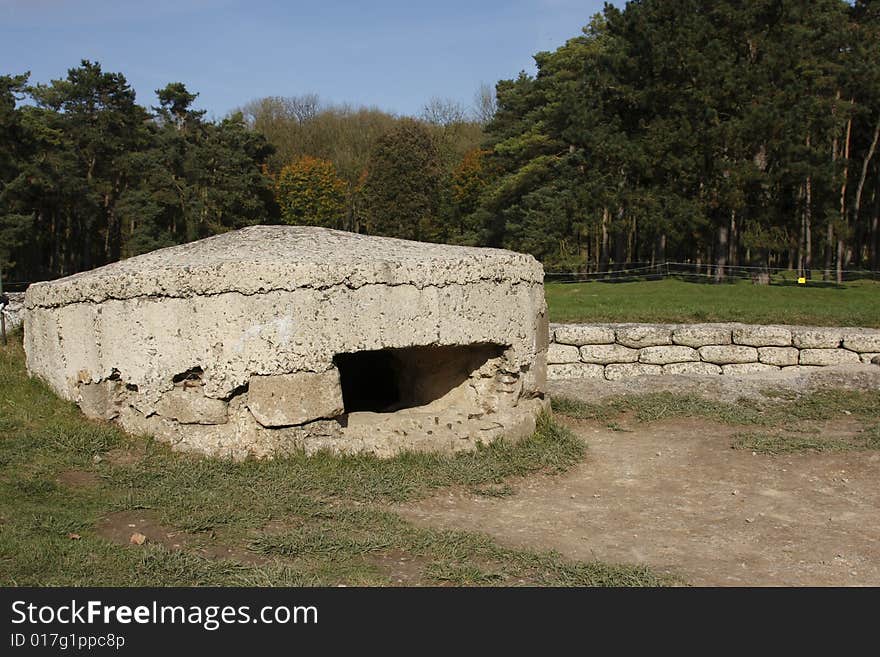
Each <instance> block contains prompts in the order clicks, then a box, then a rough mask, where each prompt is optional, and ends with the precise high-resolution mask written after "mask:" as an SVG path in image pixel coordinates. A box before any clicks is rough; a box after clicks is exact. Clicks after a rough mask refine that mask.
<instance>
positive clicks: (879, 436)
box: [732, 425, 880, 455]
mask: <svg viewBox="0 0 880 657" xmlns="http://www.w3.org/2000/svg"><path fill="white" fill-rule="evenodd" d="M732 447H733V448H734V449H745V450H749V451H752V452H756V453H758V454H773V455H776V454H794V453H797V452H851V451H864V450H876V449H880V425H876V426H874V427H870V428H868V429H862V430H861V431H857V432H856V433H853V434H848V435H843V436H835V435H830V434H828V433H822V432H816V433H815V434H810V433H805V432H794V431H789V432H779V431H774V432H755V431H752V432H744V433H739V434H736V435H735V436H734V439H733V445H732Z"/></svg>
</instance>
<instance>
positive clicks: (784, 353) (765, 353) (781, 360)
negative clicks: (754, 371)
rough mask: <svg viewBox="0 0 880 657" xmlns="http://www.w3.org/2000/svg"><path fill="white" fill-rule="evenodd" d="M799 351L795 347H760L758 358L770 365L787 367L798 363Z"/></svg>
mask: <svg viewBox="0 0 880 657" xmlns="http://www.w3.org/2000/svg"><path fill="white" fill-rule="evenodd" d="M799 353H800V352H799V351H798V350H797V349H795V348H794V347H758V360H759V361H761V362H762V363H767V364H768V365H778V366H780V367H786V366H788V365H797V364H798V354H799Z"/></svg>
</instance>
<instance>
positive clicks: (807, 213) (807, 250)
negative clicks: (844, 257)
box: [804, 176, 813, 278]
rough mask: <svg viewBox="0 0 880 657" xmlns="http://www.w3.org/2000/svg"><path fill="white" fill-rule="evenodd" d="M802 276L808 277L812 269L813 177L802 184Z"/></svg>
mask: <svg viewBox="0 0 880 657" xmlns="http://www.w3.org/2000/svg"><path fill="white" fill-rule="evenodd" d="M804 185H805V187H804V269H805V270H806V271H805V272H804V276H806V277H807V278H810V276H811V270H812V269H813V177H812V176H807V181H806V183H805V184H804Z"/></svg>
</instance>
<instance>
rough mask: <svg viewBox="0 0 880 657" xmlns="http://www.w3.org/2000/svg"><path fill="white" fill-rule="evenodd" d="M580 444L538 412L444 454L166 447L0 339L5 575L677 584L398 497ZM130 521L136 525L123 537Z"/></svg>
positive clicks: (548, 469)
mask: <svg viewBox="0 0 880 657" xmlns="http://www.w3.org/2000/svg"><path fill="white" fill-rule="evenodd" d="M584 450H585V446H584V445H583V443H582V442H581V441H580V440H578V439H577V438H576V437H575V436H574V435H573V434H571V433H570V432H569V431H567V430H565V429H564V428H562V427H560V426H558V425H555V424H553V423H552V421H550V420H549V419H548V418H543V419H542V421H541V423H540V428H539V431H538V432H537V433H536V434H535V436H534V437H533V438H531V439H530V440H527V441H523V442H521V443H519V444H517V445H507V444H503V443H502V444H497V443H496V444H494V445H493V446H491V447H487V448H485V449H482V450H481V451H479V452H477V453H474V454H461V455H458V456H454V457H442V456H432V455H416V454H408V455H403V456H400V457H397V458H394V459H389V460H379V459H376V458H372V457H336V456H332V455H330V454H323V455H318V456H315V457H311V458H307V457H305V456H303V455H294V456H290V457H285V458H280V459H277V460H264V461H256V460H251V461H245V462H242V463H233V462H230V461H225V460H218V459H208V458H197V457H194V456H188V455H183V454H176V453H172V452H171V451H170V450H169V449H168V448H167V447H166V446H165V445H162V444H160V443H157V442H155V441H153V440H151V439H149V438H145V437H133V436H128V435H126V434H125V433H123V432H121V431H120V430H118V429H117V428H116V427H114V426H113V425H111V424H108V423H101V422H92V421H88V420H86V419H84V418H83V416H82V415H81V414H80V413H79V411H78V409H77V408H76V407H75V406H74V405H73V404H70V403H67V402H64V401H62V400H60V399H58V398H57V397H56V396H55V395H54V394H53V393H52V392H51V391H50V390H49V389H48V388H47V387H46V386H45V385H43V384H42V383H40V382H39V381H36V380H33V379H30V378H28V376H27V374H26V372H25V369H24V356H23V351H22V348H21V343H20V339H13V340H12V341H11V343H10V345H9V346H7V347H5V348H4V347H0V585H3V586H11V585H34V586H49V585H73V586H78V585H93V586H101V585H107V586H170V585H181V586H188V585H254V586H276V585H285V586H303V585H325V586H333V585H337V584H348V585H377V586H381V585H388V584H395V583H401V582H402V583H406V584H409V585H440V584H454V585H539V586H594V585H617V586H641V585H663V584H667V583H673V580H671V579H670V578H668V577H666V576H662V575H658V574H655V573H654V572H652V571H650V570H649V569H647V568H644V567H638V566H627V565H610V564H605V563H600V562H572V561H569V560H566V559H564V558H562V557H561V556H560V555H558V554H556V553H552V552H545V553H541V552H530V551H525V550H515V549H509V548H505V547H502V546H500V545H498V544H496V543H494V542H493V541H492V540H491V539H490V538H489V537H487V536H485V535H482V534H474V533H467V532H456V531H440V530H434V529H429V528H421V527H416V526H414V525H412V524H410V523H408V522H406V521H405V520H403V519H402V518H401V517H400V516H399V515H397V514H395V513H393V512H391V511H389V510H388V508H389V505H390V504H392V503H394V502H400V501H405V500H409V499H414V498H416V497H419V496H424V495H428V494H430V493H432V492H434V491H436V490H438V489H441V488H446V487H463V488H465V489H468V490H470V491H471V492H472V493H473V494H476V495H492V496H499V495H507V494H510V493H511V492H513V490H514V488H513V486H515V485H517V479H516V478H517V477H523V476H526V475H529V474H534V473H538V472H544V473H557V472H562V471H564V470H566V469H568V468H569V467H571V466H572V465H574V464H575V463H578V462H579V461H581V459H582V458H583V455H584ZM135 533H138V534H140V533H142V534H144V535H145V536H146V537H147V540H146V542H145V543H143V544H141V545H137V544H131V543H130V539H131V537H132V536H133V535H134V534H135Z"/></svg>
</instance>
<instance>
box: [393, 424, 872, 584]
mask: <svg viewBox="0 0 880 657" xmlns="http://www.w3.org/2000/svg"><path fill="white" fill-rule="evenodd" d="M560 419H562V418H560ZM562 420H563V422H565V423H566V424H567V425H568V426H569V427H570V428H571V429H572V430H574V431H575V432H577V433H578V434H579V435H581V436H582V437H583V438H584V439H585V440H586V441H587V443H588V445H589V454H588V457H587V460H586V461H585V462H584V463H583V464H581V465H580V466H578V467H577V468H576V469H575V470H574V471H572V472H570V473H568V474H566V475H564V476H562V477H555V478H554V477H542V478H532V479H529V480H526V481H523V482H517V483H515V484H514V486H515V488H516V489H517V492H516V493H515V494H514V495H512V496H510V497H506V498H485V497H478V496H475V495H473V494H470V493H468V492H453V493H444V494H443V495H441V496H438V497H435V498H431V499H428V500H423V501H421V502H417V503H415V504H408V505H404V506H401V507H399V508H398V509H397V510H398V511H400V512H401V513H402V514H403V515H404V516H405V517H407V518H409V519H410V520H413V521H414V522H416V523H418V524H425V525H432V526H441V527H446V528H458V529H468V530H475V531H483V532H486V533H488V534H490V535H492V536H493V537H495V538H496V539H497V540H498V541H499V542H501V543H504V544H507V545H510V546H516V547H529V548H536V549H555V550H558V551H559V552H561V553H563V554H564V555H566V556H568V557H571V558H574V559H582V560H591V559H599V560H602V561H610V562H622V563H623V562H625V563H643V564H647V565H650V566H652V567H654V568H655V569H658V570H661V571H669V572H672V573H674V574H676V575H678V576H679V577H681V578H682V579H683V580H684V581H686V582H688V583H690V584H694V585H734V586H742V585H755V586H761V585H820V586H821V585H873V586H877V585H880V453H878V452H848V453H823V454H814V453H812V454H797V455H790V456H765V455H760V454H758V455H753V454H752V452H748V451H740V450H733V449H731V448H730V443H731V440H730V436H731V434H732V433H734V430H733V429H731V428H729V427H723V426H720V425H716V424H712V423H706V422H702V421H698V420H681V421H676V422H664V423H656V424H651V425H636V426H635V427H634V428H635V430H634V431H633V432H631V433H630V432H620V431H611V430H610V429H608V428H606V427H605V426H604V425H600V424H596V423H588V422H577V421H573V420H565V419H562Z"/></svg>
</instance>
